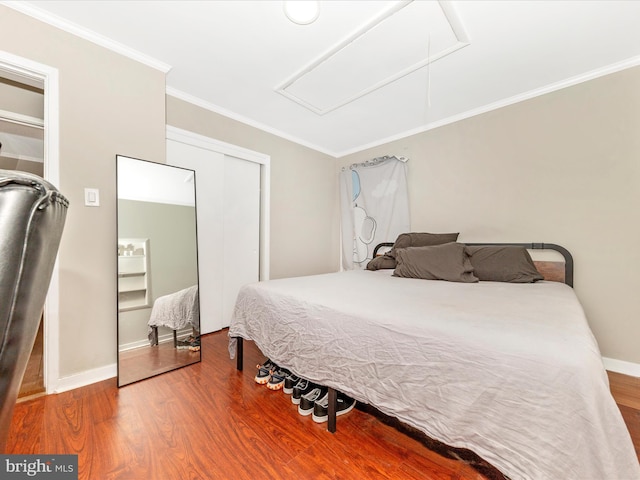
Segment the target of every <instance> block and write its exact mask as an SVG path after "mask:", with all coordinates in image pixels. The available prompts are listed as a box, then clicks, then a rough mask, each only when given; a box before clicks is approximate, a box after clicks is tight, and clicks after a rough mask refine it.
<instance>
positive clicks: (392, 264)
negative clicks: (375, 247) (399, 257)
mask: <svg viewBox="0 0 640 480" xmlns="http://www.w3.org/2000/svg"><path fill="white" fill-rule="evenodd" d="M394 268H396V259H395V258H393V257H392V256H391V255H390V254H389V252H387V253H385V254H384V255H378V256H377V257H376V258H372V259H371V260H370V261H369V263H367V270H382V269H394Z"/></svg>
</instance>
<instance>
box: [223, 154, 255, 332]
mask: <svg viewBox="0 0 640 480" xmlns="http://www.w3.org/2000/svg"><path fill="white" fill-rule="evenodd" d="M223 210H224V213H223V217H224V225H223V230H224V234H223V237H224V246H223V251H224V258H225V261H224V272H223V278H224V285H223V292H224V293H223V297H222V298H223V300H222V327H228V326H229V323H230V321H231V315H232V314H233V308H234V306H235V303H236V297H237V296H238V291H239V290H240V287H241V286H242V285H244V284H246V283H251V282H257V281H258V279H259V275H260V271H259V270H260V255H259V253H260V165H259V164H258V163H255V162H250V161H247V160H242V159H240V158H236V157H231V156H229V155H225V158H224V209H223Z"/></svg>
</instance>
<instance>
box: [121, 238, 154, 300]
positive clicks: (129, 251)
mask: <svg viewBox="0 0 640 480" xmlns="http://www.w3.org/2000/svg"><path fill="white" fill-rule="evenodd" d="M134 252H135V254H134ZM150 306H151V285H150V282H149V239H148V238H119V239H118V310H119V311H120V312H126V311H130V310H137V309H141V308H148V307H150Z"/></svg>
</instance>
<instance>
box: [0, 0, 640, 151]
mask: <svg viewBox="0 0 640 480" xmlns="http://www.w3.org/2000/svg"><path fill="white" fill-rule="evenodd" d="M5 4H6V5H8V6H10V7H12V8H16V9H18V10H21V11H23V12H25V13H29V14H31V15H33V16H36V17H38V18H40V19H43V20H45V21H48V22H49V23H52V24H54V25H57V26H60V27H62V28H65V29H67V30H69V31H72V32H74V33H77V34H81V35H82V36H84V37H86V38H90V39H91V40H93V41H95V42H97V43H101V44H104V45H108V46H110V47H112V48H114V49H116V50H118V51H122V52H124V53H128V54H130V55H132V56H134V57H135V58H138V59H140V60H142V61H145V62H147V63H149V64H151V65H154V66H156V67H157V68H160V69H165V68H166V69H168V74H167V91H168V93H169V94H171V95H175V96H178V97H181V98H184V99H188V100H190V101H193V102H194V103H198V104H200V105H202V106H205V107H207V108H210V109H211V110H214V111H217V112H220V113H223V114H225V115H228V116H230V117H232V118H236V119H238V120H241V121H244V122H246V123H249V124H251V125H254V126H257V127H259V128H262V129H265V130H267V131H270V132H272V133H275V134H278V135H281V136H283V137H285V138H288V139H291V140H294V141H296V142H298V143H301V144H303V145H307V146H310V147H312V148H315V149H317V150H320V151H322V152H325V153H328V154H330V155H333V156H342V155H345V154H348V153H352V152H355V151H358V150H361V149H363V148H367V147H370V146H373V145H377V144H381V143H384V142H387V141H390V140H393V139H396V138H400V137H403V136H405V135H408V134H411V133H417V132H421V131H425V130H428V129H429V128H434V127H436V126H439V125H443V124H446V123H449V122H452V121H455V120H459V119H461V118H465V117H468V116H471V115H474V114H477V113H481V112H484V111H488V110H491V109H494V108H497V107H499V106H503V105H508V104H511V103H513V102H516V101H520V100H524V99H527V98H531V97H533V96H535V95H539V94H542V93H546V92H549V91H553V90H555V89H558V88H562V87H564V86H568V85H572V84H575V83H578V82H580V81H584V80H588V79H590V78H595V77H597V76H599V75H603V74H606V73H611V72H614V71H617V70H620V69H622V68H627V67H630V66H635V65H638V64H640V27H638V25H639V23H640V1H635V0H631V1H598V0H590V1H577V0H570V1H561V0H558V1H543V0H534V1H524V0H518V1H506V0H500V1H482V0H474V1H454V2H440V3H439V2H436V1H422V0H415V1H414V2H411V1H408V2H407V1H404V2H395V1H393V2H392V1H364V0H357V1H337V0H333V1H321V2H320V8H321V11H320V16H319V18H318V20H317V21H316V22H315V23H313V24H311V25H304V26H303V25H297V24H294V23H292V22H290V21H289V20H288V19H287V18H286V17H285V15H284V13H283V2H282V1H197V2H196V1H167V0H165V1H134V0H131V1H82V2H79V1H29V2H5ZM392 12H394V13H392ZM52 15H54V16H52ZM429 59H430V60H431V62H430V63H429ZM169 68H170V69H169Z"/></svg>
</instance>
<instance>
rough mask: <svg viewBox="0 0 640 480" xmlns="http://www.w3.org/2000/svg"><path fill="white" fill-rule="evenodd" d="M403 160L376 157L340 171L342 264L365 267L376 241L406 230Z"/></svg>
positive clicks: (391, 239) (351, 266)
mask: <svg viewBox="0 0 640 480" xmlns="http://www.w3.org/2000/svg"><path fill="white" fill-rule="evenodd" d="M406 161H407V159H406V158H404V157H390V156H385V157H379V158H375V159H373V160H371V161H368V162H365V163H358V164H353V165H351V166H350V167H348V168H347V167H345V168H343V169H342V172H340V207H341V230H342V267H343V268H344V269H345V270H353V269H362V268H365V267H366V265H367V263H368V262H369V260H371V258H372V254H373V249H374V248H375V246H376V245H377V244H378V243H381V242H393V241H394V240H395V239H396V237H397V236H398V235H399V234H401V233H405V232H408V231H409V196H408V192H407V165H406Z"/></svg>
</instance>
